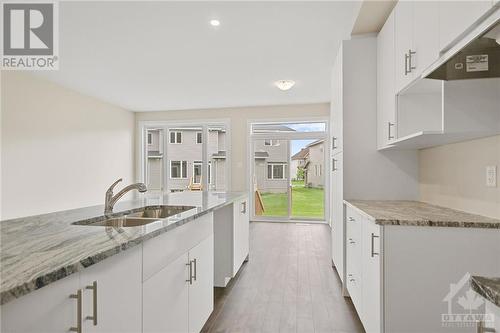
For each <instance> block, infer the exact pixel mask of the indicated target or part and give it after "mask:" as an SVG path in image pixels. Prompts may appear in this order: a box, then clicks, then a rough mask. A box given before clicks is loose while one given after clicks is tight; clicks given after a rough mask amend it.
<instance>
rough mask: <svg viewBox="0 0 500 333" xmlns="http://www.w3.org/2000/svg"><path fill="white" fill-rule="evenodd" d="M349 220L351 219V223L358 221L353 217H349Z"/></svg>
mask: <svg viewBox="0 0 500 333" xmlns="http://www.w3.org/2000/svg"><path fill="white" fill-rule="evenodd" d="M348 219H349V221H351V222H354V221H356V220H355V219H354V217H352V216H349V217H348Z"/></svg>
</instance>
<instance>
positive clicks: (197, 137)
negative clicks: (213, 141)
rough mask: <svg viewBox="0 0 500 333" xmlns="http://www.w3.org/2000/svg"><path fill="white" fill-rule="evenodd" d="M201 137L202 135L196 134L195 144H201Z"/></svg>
mask: <svg viewBox="0 0 500 333" xmlns="http://www.w3.org/2000/svg"><path fill="white" fill-rule="evenodd" d="M201 137H202V133H201V132H196V143H201Z"/></svg>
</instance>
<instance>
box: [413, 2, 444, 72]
mask: <svg viewBox="0 0 500 333" xmlns="http://www.w3.org/2000/svg"><path fill="white" fill-rule="evenodd" d="M413 8H414V14H413V16H414V17H413V19H414V26H413V32H414V33H413V49H414V51H415V54H414V55H413V56H412V66H414V67H415V70H414V71H415V72H414V75H415V76H419V75H420V74H421V73H422V71H423V70H424V69H426V68H427V67H429V66H430V65H431V64H432V63H433V62H434V61H436V60H437V59H438V58H439V34H438V33H437V31H438V29H439V5H438V2H437V1H415V3H414V6H413Z"/></svg>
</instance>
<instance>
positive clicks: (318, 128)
mask: <svg viewBox="0 0 500 333" xmlns="http://www.w3.org/2000/svg"><path fill="white" fill-rule="evenodd" d="M252 131H253V133H290V132H325V131H326V123H325V122H312V123H309V122H307V123H283V124H253V125H252ZM266 141H270V140H266Z"/></svg>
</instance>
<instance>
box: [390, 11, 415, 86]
mask: <svg viewBox="0 0 500 333" xmlns="http://www.w3.org/2000/svg"><path fill="white" fill-rule="evenodd" d="M413 7H414V6H413V1H399V2H398V4H397V5H396V7H395V8H394V12H395V22H396V26H395V61H394V64H395V66H396V68H395V72H396V90H397V91H399V90H401V89H402V88H403V87H405V86H406V85H407V84H408V83H410V82H411V81H412V80H413V77H414V76H413V72H412V68H411V67H412V65H413V64H412V62H411V57H412V56H413V55H414V54H413V52H414V48H413Z"/></svg>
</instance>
